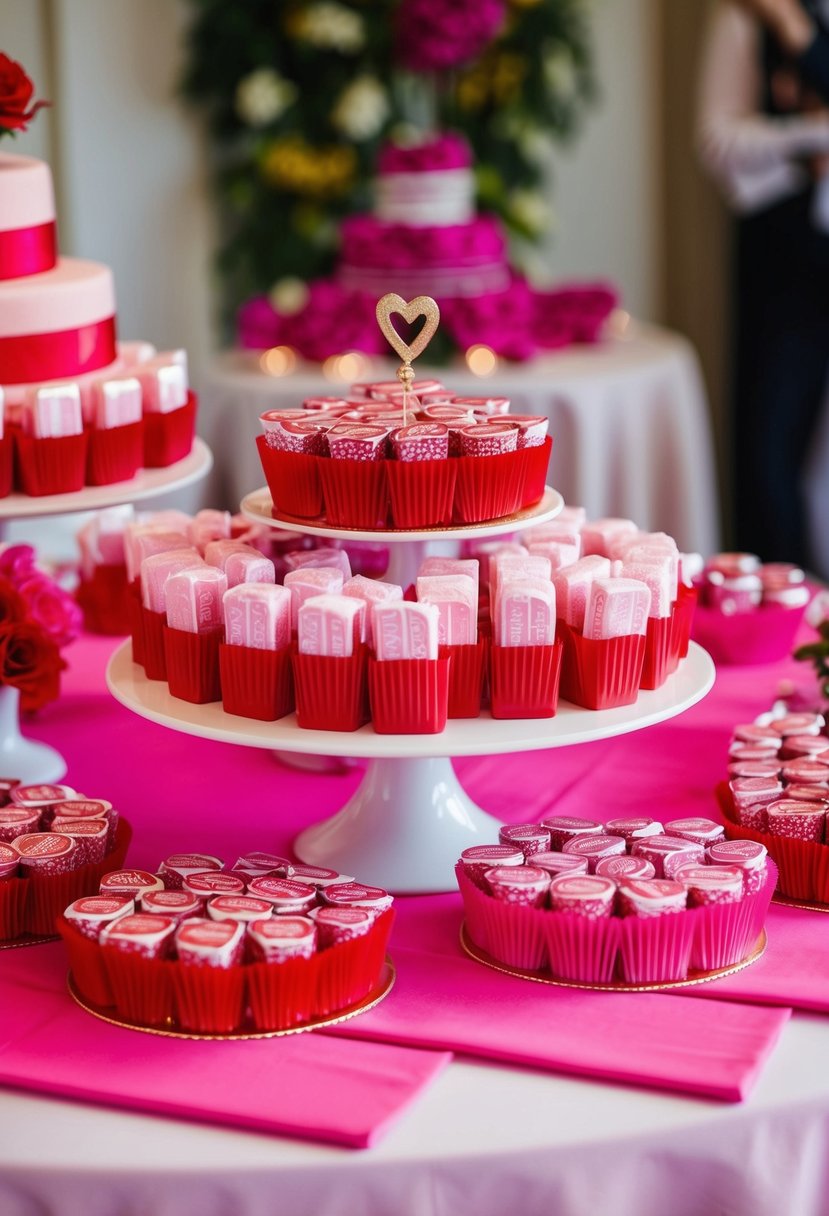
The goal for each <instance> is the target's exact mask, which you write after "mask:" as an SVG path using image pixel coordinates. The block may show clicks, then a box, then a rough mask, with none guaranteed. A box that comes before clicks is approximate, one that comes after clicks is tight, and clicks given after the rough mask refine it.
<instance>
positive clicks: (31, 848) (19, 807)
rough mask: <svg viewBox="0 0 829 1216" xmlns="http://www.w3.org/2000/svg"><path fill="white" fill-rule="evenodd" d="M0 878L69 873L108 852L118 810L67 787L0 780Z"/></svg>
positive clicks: (99, 859)
mask: <svg viewBox="0 0 829 1216" xmlns="http://www.w3.org/2000/svg"><path fill="white" fill-rule="evenodd" d="M0 794H2V796H3V798H4V800H5V801H4V805H0V879H6V878H17V877H19V876H22V875H32V874H38V875H42V876H44V877H51V876H57V875H60V874H69V873H71V872H72V871H74V870H78V869H80V868H81V867H82V866H86V865H89V864H93V863H96V862H101V861H103V860H104V857H105V856H106V854H107V853H108V852H110V851H111V849H112V846H113V843H114V840H115V833H116V830H117V827H118V818H119V816H118V812H117V810H116V809H115V808H114V807H113V805H112V803H111V802H107V801H105V800H104V799H103V798H94V799H92V798H85V797H83V796H82V795H79V794H77V793H76V792H75V790H73V789H71V787H70V786H68V785H22V784H20V783H19V782H18V781H15V780H9V779H3V780H2V781H0Z"/></svg>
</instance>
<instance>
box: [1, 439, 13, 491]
mask: <svg viewBox="0 0 829 1216" xmlns="http://www.w3.org/2000/svg"><path fill="white" fill-rule="evenodd" d="M13 485H14V437H13V436H12V435H10V434H9V435H4V436H3V438H2V439H0V498H6V497H8V495H9V494H11V492H12V486H13Z"/></svg>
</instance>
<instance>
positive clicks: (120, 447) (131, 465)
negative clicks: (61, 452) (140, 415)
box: [86, 422, 144, 486]
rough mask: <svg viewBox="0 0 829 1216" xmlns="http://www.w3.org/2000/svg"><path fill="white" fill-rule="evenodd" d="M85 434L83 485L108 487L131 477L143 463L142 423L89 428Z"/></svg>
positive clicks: (129, 479)
mask: <svg viewBox="0 0 829 1216" xmlns="http://www.w3.org/2000/svg"><path fill="white" fill-rule="evenodd" d="M88 435H89V446H88V449H87V454H86V482H87V485H90V486H109V485H113V484H114V483H115V482H119V481H131V480H132V478H133V477H135V474H136V473H137V472H138V470H139V469H140V468H141V466H142V464H143V463H144V423H143V422H133V423H131V424H130V425H129V426H114V427H108V428H100V429H99V428H97V427H93V428H91V429H90V430H89V432H88Z"/></svg>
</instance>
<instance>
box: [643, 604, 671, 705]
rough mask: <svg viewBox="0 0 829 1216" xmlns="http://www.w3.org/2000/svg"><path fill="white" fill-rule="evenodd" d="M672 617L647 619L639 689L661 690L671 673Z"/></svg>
mask: <svg viewBox="0 0 829 1216" xmlns="http://www.w3.org/2000/svg"><path fill="white" fill-rule="evenodd" d="M672 635H673V617H672V616H665V617H653V616H652V617H649V618H648V630H647V633H646V634H645V654H644V658H643V660H642V675H641V676H640V679H639V687H640V688H661V687H662V685H663V684H664V683H665V681H666V680H667V678H668V676H669V674H670V672H671V655H672V650H671V639H672Z"/></svg>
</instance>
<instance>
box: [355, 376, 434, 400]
mask: <svg viewBox="0 0 829 1216" xmlns="http://www.w3.org/2000/svg"><path fill="white" fill-rule="evenodd" d="M402 387H403V386H402V385H401V383H400V381H399V380H375V381H372V382H370V383H368V384H352V386H351V392H352V394H353V395H355V396H359V395H360V394H361V393H364V394H365V396H366V397H370V398H371V399H372V400H373V401H382V400H387V399H388V398H389V397H396V396H398V395H399V394H401V393H402ZM355 389H356V390H357V392H356V393H355ZM445 391H446V390H445V388H444V386H443V384H442V383H441V382H440V380H413V381H412V383H411V385H410V386H409V392H410V393H413V394H414V395H415V396H416V397H419V396H421V394H422V393H443V392H445Z"/></svg>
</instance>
